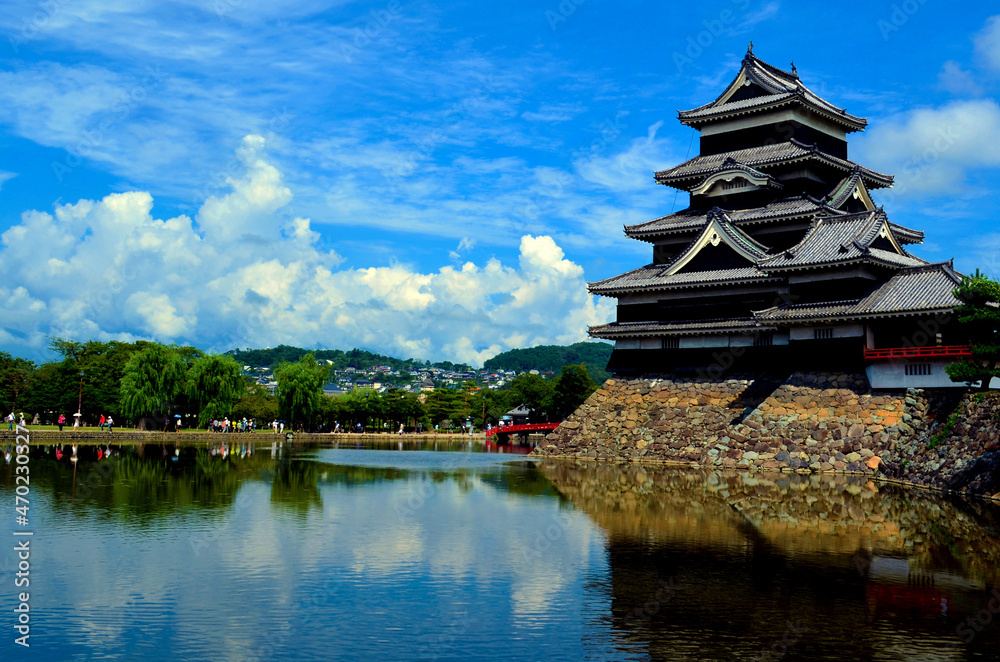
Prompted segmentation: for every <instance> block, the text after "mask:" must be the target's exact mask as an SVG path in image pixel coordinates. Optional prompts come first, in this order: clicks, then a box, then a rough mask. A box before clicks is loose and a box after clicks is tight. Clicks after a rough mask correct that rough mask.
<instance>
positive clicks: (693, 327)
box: [589, 317, 777, 338]
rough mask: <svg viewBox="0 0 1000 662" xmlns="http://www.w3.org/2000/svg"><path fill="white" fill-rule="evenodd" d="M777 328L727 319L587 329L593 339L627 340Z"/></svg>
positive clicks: (608, 325)
mask: <svg viewBox="0 0 1000 662" xmlns="http://www.w3.org/2000/svg"><path fill="white" fill-rule="evenodd" d="M775 328H777V327H773V326H761V325H760V323H759V322H757V320H755V319H753V318H750V317H745V318H728V319H715V320H685V321H678V322H612V323H610V324H601V325H599V326H592V327H590V329H589V333H590V335H591V336H593V337H595V338H628V337H639V336H660V335H667V336H670V335H701V334H708V333H731V332H733V331H744V330H745V331H761V330H765V331H766V330H773V329H775Z"/></svg>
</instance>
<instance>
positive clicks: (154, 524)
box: [0, 434, 1000, 660]
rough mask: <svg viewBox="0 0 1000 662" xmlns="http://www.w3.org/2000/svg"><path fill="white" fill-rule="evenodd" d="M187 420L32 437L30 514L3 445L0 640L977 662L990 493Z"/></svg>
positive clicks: (161, 655)
mask: <svg viewBox="0 0 1000 662" xmlns="http://www.w3.org/2000/svg"><path fill="white" fill-rule="evenodd" d="M209 440H210V443H208V444H207V445H201V446H198V447H194V446H186V447H182V448H179V449H175V448H174V447H172V446H160V445H155V446H149V445H147V446H131V445H130V446H124V447H114V448H113V449H112V450H113V451H114V454H113V455H112V457H111V458H110V459H108V458H105V457H102V459H100V460H99V459H98V458H97V451H98V447H95V446H89V447H80V449H79V450H78V455H77V461H76V462H72V461H71V457H72V451H71V449H69V448H68V447H66V448H64V449H63V451H62V452H61V453H60V455H61V459H57V457H56V450H57V449H56V448H55V447H51V446H49V447H39V448H35V449H34V450H33V451H32V454H31V457H30V464H29V466H30V478H31V481H30V492H29V495H28V498H29V499H30V521H29V524H28V526H27V527H22V526H18V525H16V524H15V522H14V518H15V511H14V507H15V496H16V495H15V475H16V474H15V468H16V466H17V465H16V462H12V463H11V464H7V465H0V504H2V512H3V516H2V518H0V519H2V521H3V522H5V524H4V527H3V528H4V529H6V530H5V531H2V532H0V533H2V535H3V536H4V538H6V539H7V540H8V544H6V545H5V546H4V551H3V552H0V613H2V614H3V616H2V617H0V633H3V634H2V636H3V641H2V642H0V659H3V660H9V659H35V660H72V659H121V660H126V659H127V660H131V659H148V660H155V659H162V660H179V659H180V660H247V659H261V660H292V659H324V660H358V659H369V660H470V659H477V660H478V659H483V660H491V659H493V660H528V659H537V660H584V659H590V660H648V659H652V660H779V659H781V660H965V659H983V660H991V659H998V658H1000V591H998V590H997V588H998V587H1000V571H998V567H1000V566H998V562H1000V507H998V506H997V505H995V504H992V503H988V502H967V501H963V500H959V499H951V498H948V497H945V496H943V495H936V494H932V493H928V492H923V491H917V490H908V489H903V488H899V487H893V486H885V485H875V484H873V483H869V482H867V480H864V479H856V480H855V479H849V478H845V477H822V478H820V477H810V476H799V475H794V474H793V475H789V474H775V475H770V476H767V475H749V474H738V473H722V472H702V471H693V470H680V469H665V468H659V469H657V468H652V467H638V466H609V465H593V464H579V465H578V464H574V463H571V462H565V461H551V460H550V461H545V462H536V461H532V460H529V459H527V458H526V457H525V456H523V455H519V454H516V453H515V454H511V453H510V452H509V451H510V450H512V449H509V448H508V449H505V450H507V451H508V452H504V453H499V452H496V451H497V450H498V449H496V448H491V449H489V450H491V451H493V452H484V449H483V448H482V447H481V446H471V445H468V444H461V443H455V444H445V443H440V444H438V445H437V447H436V450H435V447H434V445H433V444H431V445H422V446H420V447H419V448H417V447H414V446H413V445H411V444H408V443H402V444H400V442H398V441H397V440H396V439H393V440H392V442H387V443H386V444H384V445H382V446H381V447H379V448H374V447H371V446H369V447H367V448H355V447H353V445H352V446H351V447H349V448H344V447H337V448H334V447H325V448H322V447H316V446H313V447H295V446H291V445H283V446H281V447H277V446H275V448H274V449H273V451H272V445H271V442H272V438H270V437H268V436H267V435H266V434H265V435H259V434H258V435H246V436H227V438H226V441H228V442H230V443H229V444H227V446H226V448H225V449H224V450H225V452H224V453H223V449H222V448H221V447H220V446H218V445H217V444H218V441H221V438H219V437H212V438H209ZM212 441H214V442H216V444H215V445H213V444H212V443H211V442H212ZM101 454H102V456H103V455H104V449H103V448H102V449H101ZM22 491H23V490H22ZM22 529H26V530H30V531H32V532H33V534H34V535H33V536H32V537H31V541H30V548H31V555H30V588H16V587H15V583H14V582H15V580H16V579H17V572H18V570H17V566H16V564H17V562H18V561H17V558H16V556H17V553H16V552H13V551H12V546H13V545H12V544H11V543H10V541H14V540H17V538H16V537H14V536H12V533H13V532H14V531H17V530H22ZM21 591H30V615H31V617H30V626H31V629H30V639H29V640H28V641H29V642H30V648H23V647H21V646H19V645H16V644H15V643H14V640H15V638H16V637H17V636H18V634H17V632H16V630H15V628H14V625H15V623H16V614H15V612H14V611H13V610H14V609H15V607H16V606H17V605H18V604H19V600H18V593H19V592H21ZM970 619H971V620H970Z"/></svg>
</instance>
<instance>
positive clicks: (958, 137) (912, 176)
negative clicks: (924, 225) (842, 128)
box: [857, 99, 1000, 198]
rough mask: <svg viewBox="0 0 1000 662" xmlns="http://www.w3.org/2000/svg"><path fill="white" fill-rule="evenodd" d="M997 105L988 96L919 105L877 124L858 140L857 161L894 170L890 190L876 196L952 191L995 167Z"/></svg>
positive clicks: (999, 161) (999, 130)
mask: <svg viewBox="0 0 1000 662" xmlns="http://www.w3.org/2000/svg"><path fill="white" fill-rule="evenodd" d="M996 135H1000V105H998V104H997V102H996V101H994V100H993V99H981V100H974V101H955V102H952V103H949V104H947V105H945V106H941V107H939V108H921V109H917V110H913V111H908V112H905V113H900V114H898V115H894V116H892V117H889V118H886V119H884V120H881V121H879V122H873V128H872V129H871V130H870V131H869V132H867V135H865V136H863V137H862V138H861V139H860V140H859V141H858V146H859V148H860V149H861V152H862V157H861V158H860V159H857V160H858V161H859V162H860V163H866V164H868V165H870V166H871V167H874V168H876V169H878V170H881V171H882V172H887V173H891V174H895V176H896V186H895V190H894V191H892V192H890V193H884V192H880V193H879V195H880V196H881V197H887V196H888V197H889V198H896V197H903V196H923V195H936V194H944V193H955V192H958V191H960V190H962V189H963V188H964V187H965V186H966V177H967V175H968V174H969V173H970V172H971V171H972V170H974V169H977V168H994V167H997V166H1000V143H998V142H997V141H990V140H983V136H996Z"/></svg>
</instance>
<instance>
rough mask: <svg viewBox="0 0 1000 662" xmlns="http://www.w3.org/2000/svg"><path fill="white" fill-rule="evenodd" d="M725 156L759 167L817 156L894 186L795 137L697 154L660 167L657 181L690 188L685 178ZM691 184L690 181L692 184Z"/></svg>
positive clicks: (873, 182)
mask: <svg viewBox="0 0 1000 662" xmlns="http://www.w3.org/2000/svg"><path fill="white" fill-rule="evenodd" d="M726 159H734V160H736V161H738V162H739V163H742V164H744V165H746V166H748V167H751V168H754V169H757V170H760V169H763V168H769V167H772V166H775V165H781V164H787V163H792V162H795V161H804V160H810V159H812V160H818V161H821V162H823V163H827V164H829V165H832V166H834V167H836V168H839V169H841V170H843V171H845V172H852V171H854V170H855V169H857V171H858V173H859V175H860V176H861V177H863V178H864V180H865V184H866V185H867V186H868V188H885V187H888V186H892V181H893V178H892V176H891V175H885V174H882V173H880V172H875V171H874V170H870V169H869V168H865V167H864V166H859V165H858V164H856V163H853V162H851V161H848V160H846V159H841V158H839V157H836V156H833V155H832V154H827V153H826V152H823V151H821V150H820V149H819V148H818V147H816V146H815V145H806V144H804V143H802V142H799V141H798V140H795V139H794V138H792V139H791V140H789V141H788V142H783V143H777V144H774V145H763V146H760V147H747V148H745V149H738V150H734V151H731V152H722V153H720V154H709V155H706V156H696V157H694V158H693V159H691V160H689V161H685V162H684V163H682V164H680V165H679V166H675V167H673V168H670V169H668V170H661V171H659V172H657V173H656V175H655V176H656V181H657V182H659V183H661V184H667V185H669V186H674V187H676V188H685V189H686V188H688V186H683V185H682V183H683V182H689V181H690V180H696V179H701V178H703V177H705V176H707V175H710V174H712V173H713V172H715V171H717V170H718V169H719V166H721V165H722V164H723V163H724V162H725V161H726ZM689 185H690V184H689Z"/></svg>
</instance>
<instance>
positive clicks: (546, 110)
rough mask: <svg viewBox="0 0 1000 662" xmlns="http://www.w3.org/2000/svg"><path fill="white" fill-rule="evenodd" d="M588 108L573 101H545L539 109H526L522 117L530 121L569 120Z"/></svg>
mask: <svg viewBox="0 0 1000 662" xmlns="http://www.w3.org/2000/svg"><path fill="white" fill-rule="evenodd" d="M584 110H586V109H585V108H583V107H582V106H580V105H578V104H572V103H543V104H542V105H541V106H539V108H538V110H537V111H525V112H523V113H521V117H522V118H524V119H526V120H528V121H529V122H568V121H569V120H571V119H573V118H574V117H576V116H577V115H579V114H580V113H582V112H584Z"/></svg>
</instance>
